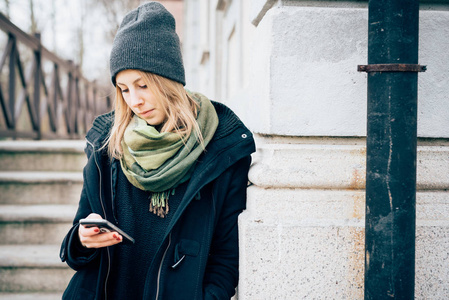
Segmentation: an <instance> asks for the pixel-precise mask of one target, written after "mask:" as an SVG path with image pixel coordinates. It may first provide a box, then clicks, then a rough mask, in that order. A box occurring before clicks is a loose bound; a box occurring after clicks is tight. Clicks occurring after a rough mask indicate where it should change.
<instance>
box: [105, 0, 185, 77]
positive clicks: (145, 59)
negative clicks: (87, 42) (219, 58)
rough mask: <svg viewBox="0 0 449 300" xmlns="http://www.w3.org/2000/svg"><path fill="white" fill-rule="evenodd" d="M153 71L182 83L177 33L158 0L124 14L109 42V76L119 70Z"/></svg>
mask: <svg viewBox="0 0 449 300" xmlns="http://www.w3.org/2000/svg"><path fill="white" fill-rule="evenodd" d="M127 69H135V70H141V71H146V72H150V73H154V74H157V75H160V76H163V77H166V78H168V79H171V80H174V81H177V82H179V83H182V84H183V85H185V74H184V65H183V62H182V54H181V48H180V44H179V37H178V35H177V34H176V31H175V19H174V17H173V15H172V14H171V13H170V12H168V11H167V9H165V7H164V6H163V5H162V4H160V3H158V2H148V3H145V4H143V5H141V6H139V7H138V8H136V9H134V10H132V11H130V12H129V13H128V14H127V15H126V16H125V17H124V18H123V21H122V23H121V24H120V27H119V29H118V31H117V34H116V36H115V38H114V42H113V44H112V50H111V57H110V70H111V80H112V83H113V84H114V85H115V84H116V82H115V80H116V76H117V74H118V73H119V72H120V71H123V70H127Z"/></svg>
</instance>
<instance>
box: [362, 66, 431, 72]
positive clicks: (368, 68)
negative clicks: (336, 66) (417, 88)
mask: <svg viewBox="0 0 449 300" xmlns="http://www.w3.org/2000/svg"><path fill="white" fill-rule="evenodd" d="M426 70H427V66H421V65H417V64H372V65H358V66H357V71H359V72H367V73H370V72H425V71H426Z"/></svg>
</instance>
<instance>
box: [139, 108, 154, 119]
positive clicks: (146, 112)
mask: <svg viewBox="0 0 449 300" xmlns="http://www.w3.org/2000/svg"><path fill="white" fill-rule="evenodd" d="M153 110H154V108H153V109H150V110H147V111H144V112H142V113H140V115H141V116H142V117H148V116H150V115H151V113H152V112H153Z"/></svg>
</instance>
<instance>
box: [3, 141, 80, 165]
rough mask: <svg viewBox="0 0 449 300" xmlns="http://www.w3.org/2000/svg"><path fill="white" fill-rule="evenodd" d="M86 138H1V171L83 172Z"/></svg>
mask: <svg viewBox="0 0 449 300" xmlns="http://www.w3.org/2000/svg"><path fill="white" fill-rule="evenodd" d="M85 145H86V142H85V141H78V140H76V141H75V140H63V141H62V140H60V141H0V170H3V171H81V170H82V169H83V167H84V165H85V163H86V156H85V154H84V147H85Z"/></svg>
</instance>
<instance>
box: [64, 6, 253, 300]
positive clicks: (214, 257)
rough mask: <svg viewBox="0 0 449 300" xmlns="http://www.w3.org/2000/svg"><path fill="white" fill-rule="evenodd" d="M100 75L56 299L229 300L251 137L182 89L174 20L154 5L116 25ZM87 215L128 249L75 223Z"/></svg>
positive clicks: (225, 113) (218, 108)
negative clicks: (108, 86)
mask: <svg viewBox="0 0 449 300" xmlns="http://www.w3.org/2000/svg"><path fill="white" fill-rule="evenodd" d="M110 68H111V76H112V82H113V84H114V85H115V86H116V90H117V93H116V103H115V110H114V112H112V113H109V114H106V115H102V116H100V117H98V118H97V119H96V120H95V121H94V124H93V126H92V128H91V129H90V130H89V132H88V133H87V136H86V139H87V146H86V150H85V151H86V154H87V157H88V162H87V164H86V166H85V168H84V172H83V173H84V185H83V190H82V194H81V199H80V203H79V207H78V211H77V214H76V217H75V219H74V223H73V224H74V225H73V227H72V229H71V230H70V231H69V233H68V234H67V236H66V237H65V239H64V241H63V243H62V246H61V259H62V261H66V262H67V264H68V265H69V266H70V267H72V268H73V269H74V270H76V271H77V272H76V273H75V275H74V276H73V278H72V280H71V281H70V283H69V286H68V287H67V289H66V291H65V292H64V296H63V299H83V300H86V299H170V300H171V299H189V300H191V299H230V298H231V297H232V296H233V294H234V292H235V287H236V285H237V283H238V227H237V217H238V215H239V214H240V213H241V211H242V210H243V209H244V208H245V205H246V187H247V174H248V169H249V166H250V162H251V157H250V155H251V153H252V152H254V150H255V146H254V140H253V138H252V134H251V133H250V132H249V130H248V129H247V128H246V127H245V126H244V125H243V123H242V122H241V121H240V120H239V119H238V118H237V117H236V116H235V114H234V113H233V112H232V111H231V110H230V109H229V108H227V107H226V106H224V105H222V104H219V103H216V102H212V101H210V100H209V99H207V98H206V97H205V96H203V95H201V94H198V93H191V92H187V91H186V90H185V89H184V85H185V78H184V67H183V64H182V57H181V51H180V47H179V39H178V36H177V35H176V33H175V21H174V18H173V16H172V15H171V14H170V13H169V12H168V11H167V10H166V9H165V8H164V7H163V6H162V5H161V4H159V3H157V2H150V3H146V4H144V5H142V6H140V7H138V8H137V9H135V10H133V11H131V12H129V13H128V14H127V15H126V16H125V18H124V20H123V22H122V24H121V25H120V28H119V30H118V32H117V35H116V37H115V39H114V43H113V48H112V52H111V58H110ZM86 218H87V219H107V220H109V221H110V222H112V223H113V224H115V225H116V226H118V227H119V228H120V229H122V230H123V231H124V232H126V233H127V234H129V235H131V236H132V237H133V238H134V239H135V243H134V244H132V243H130V242H126V241H124V239H123V236H122V235H120V234H118V233H117V232H114V231H112V232H105V233H103V232H101V231H100V228H98V227H89V228H88V227H86V226H84V225H80V224H79V221H80V220H81V219H86Z"/></svg>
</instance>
